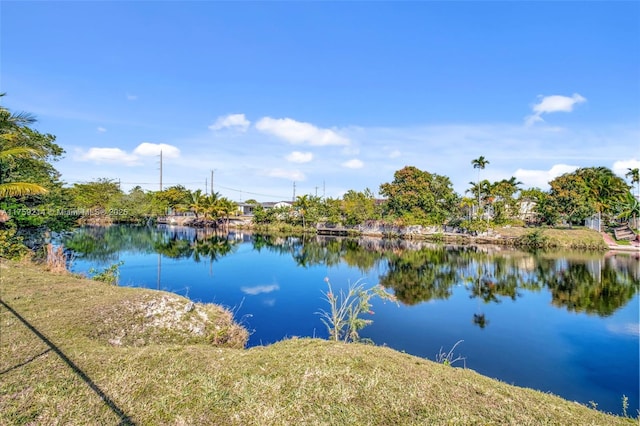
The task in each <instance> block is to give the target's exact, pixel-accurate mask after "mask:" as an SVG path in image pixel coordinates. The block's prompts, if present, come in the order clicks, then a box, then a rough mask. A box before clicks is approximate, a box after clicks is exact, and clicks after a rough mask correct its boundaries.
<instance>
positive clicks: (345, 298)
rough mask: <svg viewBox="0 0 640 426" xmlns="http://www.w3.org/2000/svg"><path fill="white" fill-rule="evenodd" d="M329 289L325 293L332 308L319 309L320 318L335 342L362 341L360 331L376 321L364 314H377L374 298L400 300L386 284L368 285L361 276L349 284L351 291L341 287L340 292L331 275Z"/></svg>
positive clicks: (327, 278)
mask: <svg viewBox="0 0 640 426" xmlns="http://www.w3.org/2000/svg"><path fill="white" fill-rule="evenodd" d="M324 280H325V282H326V283H327V287H328V288H329V289H328V291H326V292H323V294H324V298H325V300H326V301H327V302H328V303H329V307H330V308H329V311H326V310H324V309H321V310H320V311H318V312H316V313H317V314H318V315H320V317H321V318H320V320H321V321H322V323H323V324H324V325H325V326H326V327H327V330H328V331H329V339H330V340H334V341H340V340H342V341H344V342H345V343H346V342H357V341H359V340H360V334H359V331H360V330H362V329H363V328H364V327H366V326H367V325H369V324H371V323H372V322H373V320H371V319H365V318H362V315H365V314H368V315H373V314H374V312H373V311H372V310H371V299H372V298H373V297H376V296H377V297H380V298H381V299H382V300H390V301H394V302H396V303H397V301H396V298H395V296H394V295H392V294H390V293H388V292H387V291H386V290H385V289H384V288H383V287H382V286H380V285H377V286H374V287H371V288H366V287H365V283H364V282H363V281H362V280H361V279H359V280H357V281H356V282H354V283H351V282H350V283H349V285H348V288H347V291H344V290H343V289H340V292H339V293H336V292H334V291H333V288H332V286H331V281H330V280H329V277H326V278H325V279H324Z"/></svg>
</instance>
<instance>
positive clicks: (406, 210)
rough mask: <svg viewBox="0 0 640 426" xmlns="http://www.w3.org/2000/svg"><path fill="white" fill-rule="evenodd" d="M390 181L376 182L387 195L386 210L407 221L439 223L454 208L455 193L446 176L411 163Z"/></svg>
mask: <svg viewBox="0 0 640 426" xmlns="http://www.w3.org/2000/svg"><path fill="white" fill-rule="evenodd" d="M393 177H394V179H393V182H390V183H383V184H382V185H380V194H382V195H383V196H385V197H387V202H386V206H385V209H386V212H387V213H388V214H389V215H391V216H392V217H396V218H401V219H403V220H404V221H405V222H407V223H422V224H435V225H442V224H443V223H445V222H446V220H447V219H449V218H451V217H452V216H454V212H456V211H457V209H458V195H457V194H456V193H455V192H454V190H453V185H452V184H451V181H450V180H449V178H448V177H446V176H440V175H438V174H435V173H433V174H432V173H429V172H426V171H423V170H420V169H418V168H416V167H413V166H407V167H404V168H402V169H400V170H398V171H396V172H395V173H394V175H393Z"/></svg>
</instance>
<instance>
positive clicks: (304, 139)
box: [256, 117, 350, 146]
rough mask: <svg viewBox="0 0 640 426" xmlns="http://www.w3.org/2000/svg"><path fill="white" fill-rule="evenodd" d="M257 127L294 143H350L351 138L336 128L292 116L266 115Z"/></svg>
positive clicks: (316, 144)
mask: <svg viewBox="0 0 640 426" xmlns="http://www.w3.org/2000/svg"><path fill="white" fill-rule="evenodd" d="M256 129H258V130H259V131H261V132H263V133H269V134H272V135H274V136H277V137H279V138H281V139H284V140H286V141H287V142H290V143H293V144H303V143H308V144H309V145H313V146H325V145H349V143H350V142H349V139H347V138H345V137H344V136H341V135H339V134H338V133H337V132H336V131H335V130H331V129H321V128H319V127H316V126H314V125H313V124H311V123H304V122H301V121H296V120H293V119H291V118H271V117H264V118H262V119H260V120H259V121H258V122H257V123H256Z"/></svg>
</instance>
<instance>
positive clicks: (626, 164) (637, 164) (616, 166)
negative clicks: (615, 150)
mask: <svg viewBox="0 0 640 426" xmlns="http://www.w3.org/2000/svg"><path fill="white" fill-rule="evenodd" d="M628 169H640V161H639V160H636V159H635V158H632V159H630V160H620V161H616V162H614V163H613V167H612V170H613V172H614V173H615V174H617V175H618V176H622V177H624V175H626V174H627V173H629V170H628Z"/></svg>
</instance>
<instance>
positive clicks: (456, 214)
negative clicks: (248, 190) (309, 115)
mask: <svg viewBox="0 0 640 426" xmlns="http://www.w3.org/2000/svg"><path fill="white" fill-rule="evenodd" d="M3 96H4V94H0V98H2V97H3ZM34 122H35V118H34V117H33V116H32V115H30V114H27V113H14V112H11V111H9V110H8V109H7V108H4V107H0V144H1V145H0V223H1V224H2V231H3V232H4V234H3V236H2V238H4V239H5V240H6V239H7V238H9V239H10V238H11V237H9V236H8V235H10V234H11V232H10V231H11V230H13V231H15V229H16V228H34V227H46V228H49V229H54V230H56V229H65V228H68V227H70V226H73V225H75V224H76V223H78V221H90V220H94V221H98V222H101V223H105V222H106V223H110V222H119V223H147V222H148V221H149V220H153V219H154V218H157V217H159V216H163V215H166V214H168V213H171V214H175V213H178V214H179V213H183V212H191V213H192V214H193V215H194V216H195V218H196V219H198V220H203V221H212V222H214V223H218V224H223V225H228V223H229V220H230V219H231V218H232V217H233V216H235V215H238V214H239V213H240V212H239V210H238V205H237V204H236V203H234V202H233V201H231V200H230V199H228V198H226V197H222V196H221V195H220V194H218V193H213V194H205V193H203V192H202V191H201V190H195V191H193V190H189V189H186V188H185V187H183V186H181V185H176V186H172V187H170V188H167V189H164V190H162V191H146V190H144V189H142V188H141V187H139V186H137V187H135V188H133V189H131V190H130V191H128V192H124V191H122V190H121V188H120V185H119V184H118V182H116V181H114V180H109V179H97V180H94V181H90V182H86V183H75V184H73V185H66V184H65V183H64V182H63V181H62V180H61V176H60V173H59V172H58V171H57V170H56V169H55V167H54V164H55V162H56V161H57V160H58V159H60V158H61V157H62V155H63V154H64V149H63V148H62V147H61V146H59V145H58V144H57V143H56V138H55V136H53V135H51V134H47V133H41V132H39V131H37V130H35V129H33V128H32V127H33V126H32V125H33V123H34ZM489 164H490V163H489V160H488V159H486V158H484V157H483V156H481V157H479V158H477V159H473V160H472V161H471V166H472V167H473V168H474V169H477V170H478V176H477V179H476V181H475V182H469V188H468V189H467V190H466V191H465V194H462V195H461V194H458V193H456V192H455V191H454V189H453V185H452V183H451V180H450V179H449V178H448V177H447V176H443V175H439V174H437V173H432V172H429V171H426V170H420V169H418V168H417V167H414V166H406V167H404V168H402V169H400V170H398V171H396V172H395V173H394V176H393V180H392V181H391V182H387V183H382V184H381V185H380V187H379V189H378V192H379V194H380V198H377V197H376V196H375V195H374V193H373V191H371V190H370V189H365V190H363V191H358V190H353V189H352V190H349V191H347V192H346V193H345V194H344V195H342V196H341V197H336V198H332V197H326V198H325V197H317V196H313V195H301V196H298V197H297V198H296V200H295V201H294V202H293V203H292V205H291V207H290V208H279V209H268V208H265V207H263V206H262V205H261V204H260V203H258V202H257V201H256V200H247V202H246V204H253V205H254V208H253V222H254V223H255V224H257V225H269V224H275V223H285V224H288V225H292V226H301V227H303V228H310V227H312V226H314V225H316V224H318V223H330V224H338V225H343V226H354V225H358V224H362V223H365V222H367V221H381V222H384V223H391V224H394V225H399V226H402V225H448V226H456V227H460V228H463V229H466V230H469V231H478V230H484V229H487V228H488V227H490V226H494V225H506V224H512V225H522V224H524V223H530V224H538V225H558V224H568V225H580V224H582V223H583V222H584V220H585V219H586V218H588V217H591V216H594V215H599V216H600V217H601V218H602V219H603V220H604V222H605V223H608V222H615V221H617V220H629V219H631V218H634V217H640V203H639V202H638V197H637V196H634V194H633V185H634V184H637V185H638V186H637V188H636V191H637V192H638V194H640V176H639V173H638V169H637V168H635V169H629V170H628V173H627V175H626V178H628V179H629V184H628V183H627V182H625V180H624V179H623V178H621V177H619V176H617V175H616V174H615V173H613V172H612V171H611V170H610V169H609V168H607V167H602V166H599V167H584V168H579V169H577V170H575V171H574V172H571V173H566V174H564V175H562V176H559V177H556V178H555V179H553V180H552V181H550V182H549V185H550V189H549V190H547V191H543V190H541V189H538V188H531V189H522V188H521V185H522V183H521V182H518V181H517V180H516V178H515V177H511V178H510V179H502V180H500V181H495V182H491V181H489V180H487V179H481V171H482V170H484V169H485V168H486V167H487V166H488V165H489ZM7 232H8V233H7ZM0 244H2V243H1V242H0Z"/></svg>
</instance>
